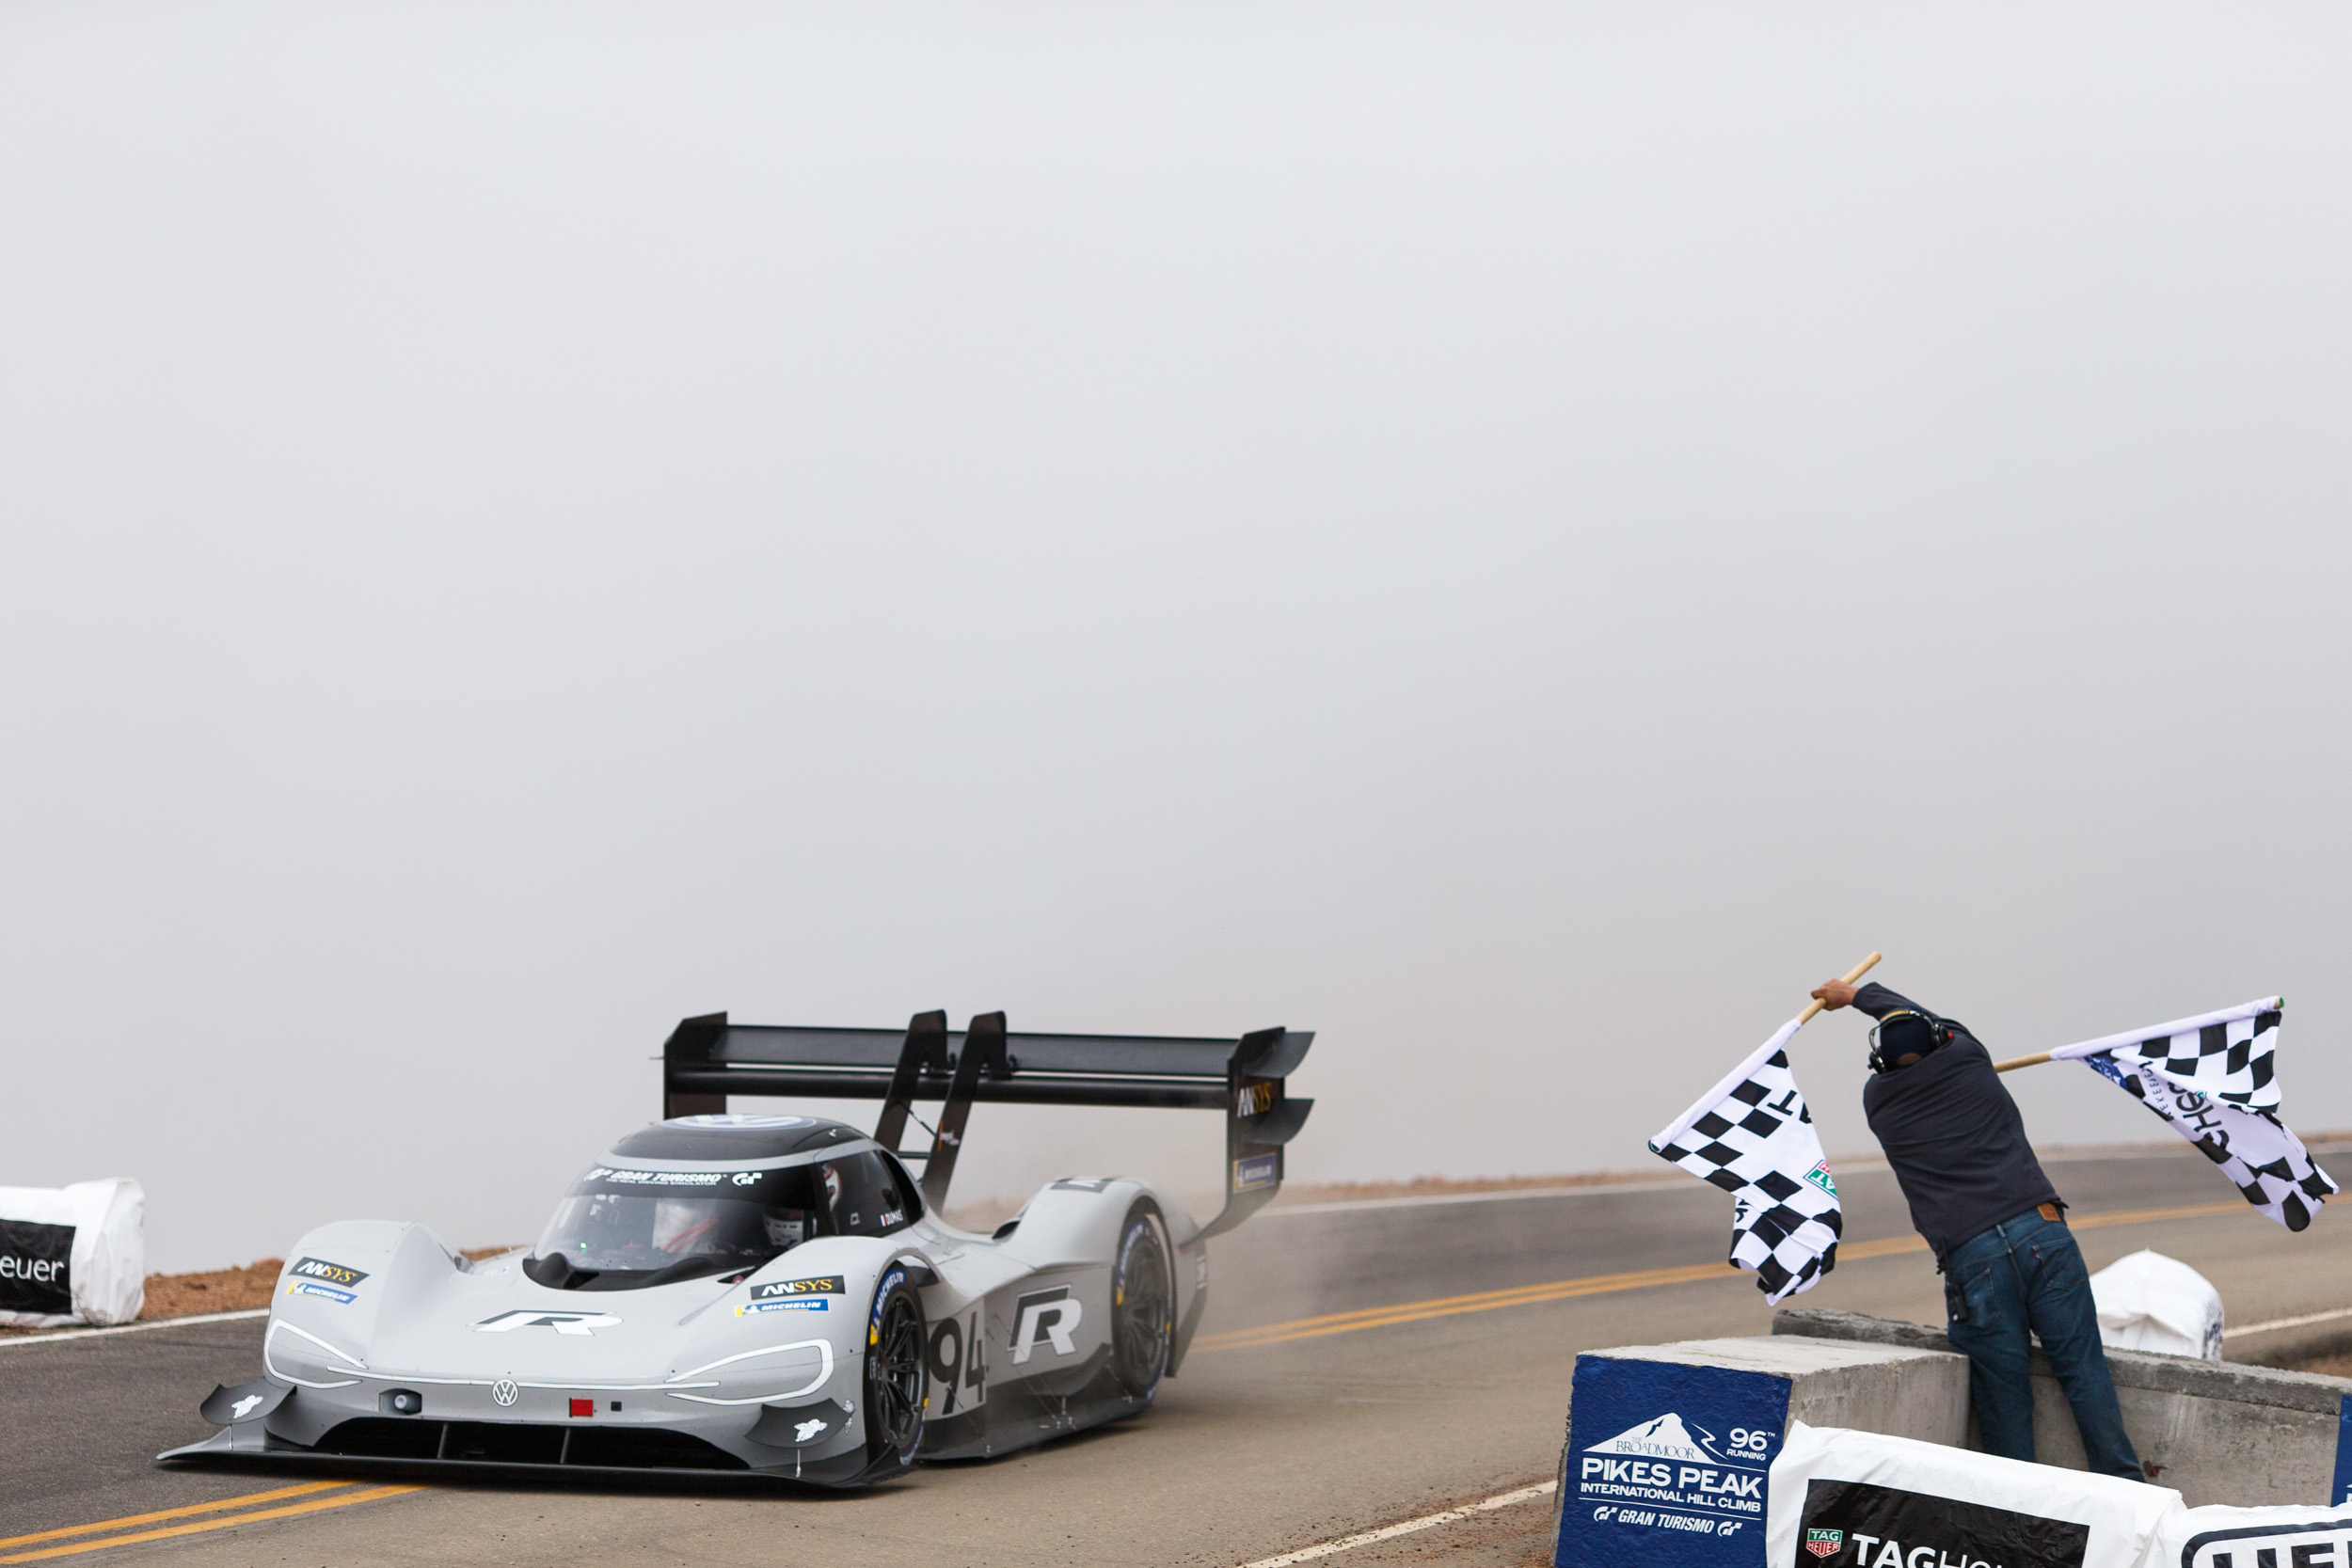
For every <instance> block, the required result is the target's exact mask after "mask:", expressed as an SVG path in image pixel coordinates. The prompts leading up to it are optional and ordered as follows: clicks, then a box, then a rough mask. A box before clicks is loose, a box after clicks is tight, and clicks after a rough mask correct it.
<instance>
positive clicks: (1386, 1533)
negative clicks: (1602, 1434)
mask: <svg viewBox="0 0 2352 1568" xmlns="http://www.w3.org/2000/svg"><path fill="white" fill-rule="evenodd" d="M1559 1484H1560V1483H1559V1482H1558V1481H1545V1482H1544V1483H1543V1484H1542V1485H1540V1486H1522V1487H1520V1488H1519V1489H1518V1491H1516V1492H1505V1493H1503V1494H1502V1496H1501V1497H1488V1498H1487V1499H1486V1501H1485V1502H1483V1503H1471V1504H1470V1505H1469V1506H1468V1507H1466V1508H1449V1509H1447V1510H1446V1511H1445V1512H1444V1513H1424V1514H1422V1516H1421V1517H1420V1518H1418V1519H1407V1520H1406V1521H1405V1522H1404V1523H1403V1524H1401V1525H1391V1526H1389V1527H1388V1528H1386V1529H1371V1530H1366V1531H1364V1533H1363V1534H1361V1535H1351V1536H1348V1537H1347V1538H1346V1539H1345V1540H1343V1541H1326V1542H1325V1543H1324V1544H1322V1545H1320V1546H1301V1547H1300V1548H1299V1549H1298V1550H1296V1551H1295V1552H1284V1553H1283V1554H1282V1555H1281V1556H1280V1557H1262V1558H1260V1559H1259V1560H1257V1561H1255V1562H1245V1563H1243V1564H1242V1568H1290V1565H1291V1564H1292V1563H1294V1562H1311V1561H1313V1560H1315V1559H1316V1558H1319V1557H1329V1556H1330V1555H1331V1554H1332V1553H1333V1552H1343V1551H1346V1550H1347V1549H1348V1548H1350V1547H1351V1546H1369V1545H1371V1544H1373V1543H1374V1542H1375V1541H1387V1540H1390V1539H1391V1538H1392V1537H1395V1536H1399V1535H1410V1534H1412V1533H1413V1532H1414V1531H1415V1530H1417V1529H1427V1528H1430V1527H1431V1526H1433V1525H1445V1524H1451V1523H1453V1522H1454V1520H1456V1519H1467V1518H1469V1517H1470V1515H1471V1514H1473V1513H1486V1511H1487V1510H1489V1509H1495V1508H1508V1507H1510V1506H1511V1505H1512V1504H1513V1503H1523V1502H1531V1501H1533V1500H1534V1499H1535V1498H1537V1497H1548V1496H1549V1495H1550V1493H1551V1492H1552V1491H1553V1489H1555V1488H1556V1487H1558V1486H1559Z"/></svg>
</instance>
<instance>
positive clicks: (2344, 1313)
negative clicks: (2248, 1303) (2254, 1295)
mask: <svg viewBox="0 0 2352 1568" xmlns="http://www.w3.org/2000/svg"><path fill="white" fill-rule="evenodd" d="M2338 1318H2352V1307H2337V1308H2336V1309H2335V1310H2334V1311H2332V1312H2306V1313H2304V1314H2303V1315H2302V1316H2301V1317H2299V1318H2273V1319H2271V1320H2270V1321H2269V1322H2268V1323H2248V1324H2247V1325H2246V1326H2245V1327H2244V1328H2224V1329H2223V1330H2222V1331H2221V1337H2222V1338H2224V1339H2234V1338H2237V1337H2238V1336H2239V1335H2241V1334H2266V1333H2268V1332H2269V1331H2270V1330H2272V1329H2274V1328H2300V1327H2302V1326H2303V1325H2304V1324H2305V1323H2333V1322H2334V1321H2335V1320H2336V1319H2338Z"/></svg>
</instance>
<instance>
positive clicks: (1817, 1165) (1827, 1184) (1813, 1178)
mask: <svg viewBox="0 0 2352 1568" xmlns="http://www.w3.org/2000/svg"><path fill="white" fill-rule="evenodd" d="M1804 1179H1805V1180H1807V1181H1810V1182H1812V1183H1813V1184H1814V1185H1815V1186H1817V1187H1819V1188H1820V1189H1821V1191H1823V1192H1825V1193H1827V1194H1829V1196H1832V1197H1836V1196H1837V1183H1836V1182H1835V1181H1833V1180H1830V1174H1829V1162H1828V1161H1827V1160H1818V1161H1816V1162H1814V1165H1813V1168H1812V1169H1811V1170H1809V1171H1806V1172H1805V1173H1804ZM1836 1549H1837V1548H1836V1547H1835V1546H1833V1547H1831V1548H1830V1550H1832V1551H1836Z"/></svg>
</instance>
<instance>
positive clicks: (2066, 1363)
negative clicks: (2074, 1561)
mask: <svg viewBox="0 0 2352 1568" xmlns="http://www.w3.org/2000/svg"><path fill="white" fill-rule="evenodd" d="M1944 1273H1945V1275H1946V1286H1945V1303H1946V1306H1947V1309H1948V1310H1949V1318H1950V1322H1949V1323H1948V1325H1947V1328H1948V1332H1949V1334H1950V1336H1951V1341H1952V1349H1954V1350H1956V1351H1959V1352H1960V1353H1961V1354H1963V1355H1965V1356H1967V1357H1968V1393H1969V1397H1970V1398H1971V1399H1972V1400H1973V1401H1974V1402H1976V1407H1977V1426H1978V1429H1979V1432H1980V1433H1982V1435H1983V1438H1984V1451H1985V1452H1987V1453H1992V1454H1999V1455H2000V1456H2001V1457H2002V1458H2004V1459H2026V1460H2030V1459H2032V1458H2033V1367H2032V1360H2031V1347H2030V1345H2029V1344H2028V1342H2027V1340H2026V1331H2027V1330H2028V1329H2031V1330H2032V1332H2033V1333H2034V1334H2035V1335H2037V1336H2039V1337H2040V1338H2041V1340H2042V1351H2043V1353H2044V1354H2047V1355H2048V1356H2049V1358H2050V1370H2051V1371H2053V1372H2055V1373H2057V1374H2058V1386H2059V1387H2060V1388H2062V1389H2064V1390H2065V1393H2066V1402H2067V1403H2068V1404H2070V1405H2072V1406H2074V1427H2075V1430H2076V1431H2078V1432H2079V1433H2082V1439H2083V1453H2084V1455H2085V1456H2086V1458H2088V1460H2089V1461H2090V1468H2091V1470H2092V1471H2093V1472H2094V1473H2096V1474H2099V1475H2105V1476H2124V1477H2127V1478H2129V1479H2130V1480H2133V1481H2145V1480H2147V1479H2148V1478H2147V1477H2146V1476H2145V1475H2144V1474H2143V1473H2142V1472H2141V1470H2140V1468H2139V1458H2138V1456H2137V1454H2135V1453H2134V1452H2133V1451H2132V1440H2131V1439H2130V1438H2129V1437H2126V1436H2125V1435H2124V1434H2123V1413H2122V1410H2121V1409H2119V1408H2117V1406H2116V1402H2115V1380H2114V1379H2113V1378H2112V1377H2111V1376H2109V1375H2108V1372H2107V1353H2106V1348H2105V1347H2104V1346H2102V1345H2101V1343H2100V1341H2099V1313H2098V1308H2097V1307H2094V1306H2092V1304H2091V1300H2090V1271H2089V1270H2087V1269H2086V1268H2084V1266H2083V1254H2082V1248H2080V1247H2078V1246H2076V1245H2075V1244H2074V1232H2073V1231H2071V1230H2069V1229H2067V1228H2066V1227H2065V1225H2064V1224H2062V1223H2060V1222H2058V1221H2055V1220H2045V1219H2043V1218H2042V1215H2041V1214H2040V1213H2039V1212H2035V1211H2033V1210H2027V1211H2026V1212H2025V1213H2022V1214H2020V1215H2018V1216H2017V1217H2016V1218H2015V1219H2013V1220H2004V1221H2002V1222H2001V1223H2000V1224H1999V1225H1996V1226H1994V1227H1992V1228H1991V1229H1990V1230H1984V1231H1980V1232H1979V1233H1978V1234H1976V1235H1974V1236H1971V1237H1970V1238H1969V1239H1968V1240H1966V1241H1965V1242H1963V1243H1961V1244H1960V1245H1959V1246H1957V1247H1955V1248H1953V1249H1952V1254H1951V1256H1950V1257H1949V1258H1947V1259H1945V1260H1944ZM1955 1297H1957V1298H1958V1299H1957V1300H1955V1299H1954V1298H1955Z"/></svg>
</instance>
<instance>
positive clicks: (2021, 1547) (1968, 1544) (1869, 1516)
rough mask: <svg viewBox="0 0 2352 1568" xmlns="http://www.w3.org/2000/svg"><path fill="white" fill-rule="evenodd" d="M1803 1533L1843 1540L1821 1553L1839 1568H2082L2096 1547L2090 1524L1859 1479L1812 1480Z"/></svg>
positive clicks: (1809, 1540)
mask: <svg viewBox="0 0 2352 1568" xmlns="http://www.w3.org/2000/svg"><path fill="white" fill-rule="evenodd" d="M1799 1527H1800V1528H1801V1529H1802V1530H1803V1531H1804V1540H1805V1542H1806V1544H1807V1549H1810V1547H1811V1543H1812V1542H1813V1540H1814V1539H1815V1538H1816V1537H1825V1536H1829V1535H1833V1534H1834V1535H1836V1536H1838V1537H1839V1538H1840V1539H1839V1542H1838V1544H1837V1546H1836V1548H1835V1549H1834V1550H1832V1551H1829V1552H1822V1553H1816V1554H1815V1555H1816V1556H1818V1557H1820V1559H1821V1560H1822V1561H1824V1562H1826V1563H1829V1564H1831V1565H1832V1568H1923V1565H1930V1568H2082V1562H2083V1556H2084V1554H2085V1553H2086V1552H2088V1551H2089V1550H2090V1526H2089V1525H2077V1524H2071V1523H2069V1522H2067V1521H2066V1520H2063V1519H2045V1518H2042V1516H2041V1515H2040V1514H2037V1513H2013V1512H2011V1511H2010V1510H2009V1509H2006V1508H1994V1507H1992V1506H1991V1505H1989V1504H1986V1503H1964V1502H1960V1501H1958V1500H1956V1499H1954V1498H1951V1497H1932V1496H1931V1495H1929V1494H1927V1493H1925V1492H1906V1491H1903V1490H1902V1489H1900V1488H1899V1487H1893V1486H1873V1485H1871V1484H1869V1483H1868V1482H1867V1481H1811V1482H1809V1483H1808V1484H1807V1485H1806V1487H1805V1490H1804V1518H1803V1519H1801V1520H1800V1521H1799ZM2281 1560H2283V1559H2281ZM2212 1568H2220V1565H2219V1563H2218V1562H2216V1563H2215V1564H2213V1565H2212ZM2248 1568H2251V1560H2250V1559H2249V1563H2248Z"/></svg>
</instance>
